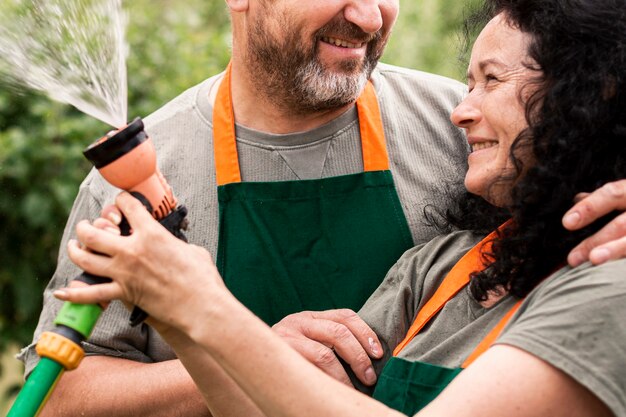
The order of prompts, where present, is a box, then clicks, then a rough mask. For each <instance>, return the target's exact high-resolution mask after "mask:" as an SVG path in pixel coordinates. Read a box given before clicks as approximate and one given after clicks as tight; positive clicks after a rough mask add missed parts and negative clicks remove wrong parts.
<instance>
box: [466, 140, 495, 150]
mask: <svg viewBox="0 0 626 417" xmlns="http://www.w3.org/2000/svg"><path fill="white" fill-rule="evenodd" d="M497 144H498V142H496V141H489V142H478V143H474V144H473V145H472V152H476V151H480V150H482V149H487V148H491V147H492V146H496V145H497Z"/></svg>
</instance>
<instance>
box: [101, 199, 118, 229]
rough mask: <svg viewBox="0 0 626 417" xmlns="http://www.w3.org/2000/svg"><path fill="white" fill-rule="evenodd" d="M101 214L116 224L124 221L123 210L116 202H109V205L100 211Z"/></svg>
mask: <svg viewBox="0 0 626 417" xmlns="http://www.w3.org/2000/svg"><path fill="white" fill-rule="evenodd" d="M100 216H101V217H102V218H104V219H107V220H109V221H110V222H111V223H113V224H114V225H115V226H119V225H120V223H121V222H122V212H121V211H120V209H119V208H117V206H116V205H114V204H109V205H108V206H104V208H103V209H102V211H101V212H100Z"/></svg>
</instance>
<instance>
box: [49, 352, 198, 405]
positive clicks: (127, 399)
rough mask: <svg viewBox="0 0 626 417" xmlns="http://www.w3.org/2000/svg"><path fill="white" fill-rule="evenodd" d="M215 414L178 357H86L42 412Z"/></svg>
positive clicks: (58, 385)
mask: <svg viewBox="0 0 626 417" xmlns="http://www.w3.org/2000/svg"><path fill="white" fill-rule="evenodd" d="M80 415H87V416H92V417H98V416H103V417H111V416H118V417H122V416H129V417H141V416H151V417H159V416H163V417H166V416H169V417H172V416H210V413H209V411H208V409H207V406H206V404H205V403H204V399H203V398H202V395H201V394H200V392H199V391H198V389H197V388H196V386H195V384H194V383H193V381H192V379H191V377H190V376H189V374H188V373H187V371H186V370H185V368H184V367H183V366H182V364H181V363H180V361H178V360H170V361H165V362H158V363H150V364H146V363H141V362H135V361H130V360H127V359H119V358H112V357H108V356H87V357H86V358H85V359H83V361H82V363H81V364H80V366H79V367H78V368H77V369H76V370H74V371H70V372H65V373H64V374H63V376H62V377H61V379H60V381H59V383H58V384H57V386H56V388H55V390H54V391H53V393H52V395H51V396H50V399H49V400H48V402H47V404H46V406H45V407H44V409H43V411H42V413H41V417H49V416H54V417H59V416H80Z"/></svg>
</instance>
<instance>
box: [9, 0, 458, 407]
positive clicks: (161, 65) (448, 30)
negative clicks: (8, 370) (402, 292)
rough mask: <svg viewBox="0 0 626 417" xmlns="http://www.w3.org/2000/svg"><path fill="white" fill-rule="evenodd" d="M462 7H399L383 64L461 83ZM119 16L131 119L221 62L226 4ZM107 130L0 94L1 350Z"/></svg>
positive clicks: (21, 317)
mask: <svg viewBox="0 0 626 417" xmlns="http://www.w3.org/2000/svg"><path fill="white" fill-rule="evenodd" d="M466 3H467V2H458V1H455V0H402V1H401V11H400V18H399V19H398V23H397V25H396V28H395V30H394V34H393V36H392V40H391V42H390V44H389V46H388V49H387V52H386V54H385V56H384V58H383V61H385V62H388V63H392V64H398V65H403V66H407V67H413V68H419V69H423V70H426V71H430V72H435V73H440V74H444V75H447V76H450V77H454V78H458V79H460V78H462V75H461V74H463V73H464V71H465V70H464V68H463V66H462V65H461V64H459V61H458V59H457V55H458V53H457V52H458V51H457V49H456V45H457V33H458V31H457V29H458V28H459V27H460V22H461V19H462V11H463V9H464V8H465V6H466ZM124 7H125V9H126V11H127V13H128V22H129V24H128V29H127V42H128V44H129V48H130V53H129V56H128V61H127V68H128V99H129V106H128V107H129V118H130V119H132V118H133V117H134V116H145V115H147V114H149V113H151V112H152V111H154V110H155V109H157V108H158V107H160V106H161V105H162V104H164V103H165V102H167V101H168V100H170V99H171V98H173V97H175V96H176V95H178V94H179V93H180V92H182V91H183V90H185V89H186V88H189V87H190V86H192V85H194V84H196V83H198V82H200V81H202V80H203V79H205V78H206V77H208V76H210V75H213V74H215V73H218V72H219V71H221V70H222V69H223V68H224V67H225V65H226V63H227V62H228V59H229V55H230V50H229V44H230V31H229V21H228V16H227V10H226V7H225V3H224V2H223V0H185V1H183V0H132V1H126V2H124ZM107 130H109V128H108V127H107V126H106V125H104V124H103V123H101V122H99V121H97V120H95V119H92V118H90V117H88V116H85V115H83V114H81V113H79V112H78V111H77V110H75V109H73V108H71V107H69V106H66V105H62V104H58V103H55V102H52V101H50V100H49V99H47V98H46V97H43V96H41V95H38V94H36V93H33V92H29V91H24V90H16V89H14V88H10V87H9V86H8V85H0V230H1V233H0V259H1V262H0V351H2V350H4V349H5V348H6V346H7V345H8V344H9V343H11V342H17V343H18V344H20V345H24V344H26V343H28V342H30V339H31V338H32V332H33V330H34V328H35V325H36V322H37V319H38V315H39V311H40V309H41V294H42V291H43V288H44V287H45V285H46V283H47V281H48V279H49V278H50V277H51V275H52V272H53V270H54V266H55V263H56V255H57V250H58V244H59V240H60V237H61V234H62V232H63V227H64V224H65V219H66V217H67V214H68V212H69V210H70V208H71V204H72V201H73V199H74V197H75V195H76V193H77V191H78V185H79V183H80V181H81V180H82V178H84V176H85V175H86V174H87V172H88V170H89V168H90V167H89V164H88V163H87V162H86V160H84V158H83V156H82V153H81V152H82V149H83V148H84V147H85V146H86V145H88V144H89V143H91V142H92V141H93V140H94V139H96V138H98V137H99V136H101V135H102V134H103V133H104V132H106V131H107ZM1 376H2V375H1V370H0V377H1ZM1 396H2V393H0V397H1ZM0 405H1V401H0ZM0 408H1V407H0Z"/></svg>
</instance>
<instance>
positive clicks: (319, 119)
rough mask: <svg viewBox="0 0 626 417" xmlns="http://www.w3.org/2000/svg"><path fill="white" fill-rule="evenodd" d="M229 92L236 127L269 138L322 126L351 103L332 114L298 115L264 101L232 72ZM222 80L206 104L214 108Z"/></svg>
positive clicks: (295, 112)
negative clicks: (252, 130)
mask: <svg viewBox="0 0 626 417" xmlns="http://www.w3.org/2000/svg"><path fill="white" fill-rule="evenodd" d="M231 76H232V79H231V90H232V92H231V93H232V101H233V112H234V114H235V121H236V122H237V124H240V125H242V126H245V127H247V128H250V129H254V130H258V131H261V132H266V133H273V134H287V133H296V132H306V131H309V130H312V129H315V128H317V127H319V126H322V125H324V124H326V123H328V122H330V121H331V120H334V119H335V118H337V117H339V116H340V115H342V114H343V113H344V112H346V111H347V110H348V109H349V108H351V107H352V106H354V103H351V104H348V105H346V106H342V107H339V108H336V109H332V110H325V111H321V112H315V113H308V114H302V113H300V112H297V111H289V110H285V109H284V108H281V107H280V106H278V105H276V104H275V103H272V102H271V101H270V100H267V99H266V98H265V97H264V96H263V94H260V93H258V92H257V91H256V89H255V87H254V86H253V85H252V83H251V81H250V80H248V79H247V78H246V77H245V75H243V74H240V73H238V72H237V71H236V69H235V68H233V70H232V75H231ZM222 80H223V79H220V80H217V82H216V83H215V85H214V86H213V87H212V88H211V91H210V93H209V100H210V102H211V103H212V104H215V97H216V96H217V91H218V88H219V85H220V84H221V82H222Z"/></svg>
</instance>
